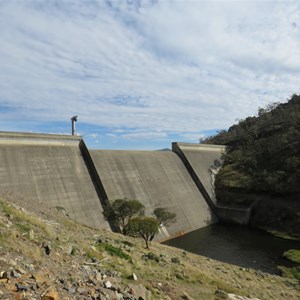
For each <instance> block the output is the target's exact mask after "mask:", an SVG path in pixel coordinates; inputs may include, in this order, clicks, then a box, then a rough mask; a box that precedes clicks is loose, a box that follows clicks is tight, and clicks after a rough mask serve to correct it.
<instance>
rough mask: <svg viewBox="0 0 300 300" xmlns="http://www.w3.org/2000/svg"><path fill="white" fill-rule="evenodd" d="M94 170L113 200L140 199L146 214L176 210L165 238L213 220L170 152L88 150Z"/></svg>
mask: <svg viewBox="0 0 300 300" xmlns="http://www.w3.org/2000/svg"><path fill="white" fill-rule="evenodd" d="M90 153H91V156H92V159H93V162H94V164H95V166H96V169H97V172H98V174H99V177H100V179H101V182H102V184H103V187H104V190H105V191H106V197H107V198H108V199H109V200H110V201H113V200H115V199H120V198H124V197H127V198H128V199H137V200H139V201H141V202H142V203H143V204H144V205H145V208H146V214H147V215H151V214H152V212H153V210H154V209H155V208H157V207H165V208H167V209H168V210H169V211H171V212H174V213H176V215H177V217H176V223H174V224H172V225H170V227H168V228H163V230H161V232H160V233H159V235H158V237H157V238H158V240H165V239H168V238H171V237H174V236H177V235H181V234H184V233H187V232H189V231H192V230H195V229H198V228H201V227H205V226H207V225H209V224H211V223H213V222H215V221H216V217H215V216H214V214H213V213H212V212H211V210H210V208H209V206H208V205H207V203H206V201H205V200H204V198H203V196H202V194H201V193H200V192H199V190H198V188H197V186H196V185H195V183H194V182H193V180H192V178H191V177H190V175H189V173H188V171H187V170H186V168H185V166H184V164H183V163H182V161H181V160H180V158H179V157H178V156H177V155H176V154H175V153H173V152H171V151H117V150H115V151H105V150H94V151H90Z"/></svg>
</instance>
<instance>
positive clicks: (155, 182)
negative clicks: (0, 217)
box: [0, 132, 221, 241]
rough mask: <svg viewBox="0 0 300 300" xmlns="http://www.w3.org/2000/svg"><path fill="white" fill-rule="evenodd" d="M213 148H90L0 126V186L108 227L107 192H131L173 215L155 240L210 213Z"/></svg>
mask: <svg viewBox="0 0 300 300" xmlns="http://www.w3.org/2000/svg"><path fill="white" fill-rule="evenodd" d="M216 149H217V150H216ZM220 154H221V148H220V147H217V148H214V147H212V148H211V147H203V146H201V147H200V145H194V144H181V143H173V152H172V151H119V150H93V151H89V150H88V149H87V147H86V146H85V144H84V141H83V140H82V138H81V137H76V136H68V135H49V134H29V133H8V132H0V189H1V192H2V193H5V192H10V193H16V194H20V195H21V196H23V197H24V199H25V200H24V201H26V198H35V199H38V200H40V201H43V202H46V203H47V204H48V205H50V206H60V207H63V208H65V209H66V210H67V212H68V213H69V215H70V217H71V218H73V219H74V220H76V221H78V222H80V223H82V224H85V225H88V226H91V227H95V228H109V224H108V223H107V222H106V221H105V220H104V218H103V216H102V211H103V206H102V205H103V203H105V202H106V201H107V200H108V201H114V200H115V199H120V198H124V197H127V198H129V199H137V200H139V201H141V202H142V203H143V204H144V205H145V207H146V214H147V215H151V214H152V212H153V210H154V209H155V208H157V207H164V208H167V209H168V210H170V211H171V212H174V213H176V215H177V218H176V223H174V224H172V225H171V226H170V227H168V228H162V229H161V230H160V233H159V235H158V237H157V240H160V241H161V240H165V239H169V238H172V237H175V236H177V235H181V234H184V233H187V232H189V231H192V230H196V229H199V228H201V227H205V226H207V225H209V224H211V223H213V222H216V221H217V217H216V214H215V213H214V212H216V211H217V210H215V206H214V197H213V196H214V195H213V189H212V184H213V179H212V178H213V177H212V176H211V168H212V166H215V167H216V168H217V167H218V166H219V165H218V163H216V160H219V159H220Z"/></svg>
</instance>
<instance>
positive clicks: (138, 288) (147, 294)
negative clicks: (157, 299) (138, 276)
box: [128, 284, 152, 300]
mask: <svg viewBox="0 0 300 300" xmlns="http://www.w3.org/2000/svg"><path fill="white" fill-rule="evenodd" d="M128 288H129V290H130V291H131V294H132V295H133V296H134V298H135V299H139V300H151V299H152V295H151V291H149V290H147V289H146V288H145V287H144V286H143V285H142V284H138V285H133V284H129V285H128Z"/></svg>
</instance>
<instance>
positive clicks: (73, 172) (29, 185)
mask: <svg viewBox="0 0 300 300" xmlns="http://www.w3.org/2000/svg"><path fill="white" fill-rule="evenodd" d="M80 140H81V138H80V137H75V136H73V137H72V136H67V135H47V134H30V133H5V132H0V189H1V192H2V193H5V192H9V193H15V194H18V195H21V196H22V197H24V201H26V198H34V199H38V200H40V201H42V202H46V203H47V204H48V205H50V206H60V207H63V208H65V209H66V210H67V212H68V213H69V215H70V217H71V218H73V219H74V220H76V221H78V222H79V223H82V224H85V225H88V226H91V227H95V228H109V226H108V224H107V222H106V221H105V220H104V219H103V216H102V210H103V209H102V206H101V204H100V201H99V198H98V196H97V193H96V191H95V188H94V185H93V182H92V180H91V178H90V175H89V172H88V170H87V168H86V165H85V162H84V160H83V158H82V155H81V152H80V149H79V142H80Z"/></svg>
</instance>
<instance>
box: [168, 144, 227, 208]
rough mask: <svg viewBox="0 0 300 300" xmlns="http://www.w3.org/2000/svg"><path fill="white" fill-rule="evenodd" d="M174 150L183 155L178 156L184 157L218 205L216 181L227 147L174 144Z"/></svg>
mask: <svg viewBox="0 0 300 300" xmlns="http://www.w3.org/2000/svg"><path fill="white" fill-rule="evenodd" d="M172 148H173V151H175V152H176V153H178V151H177V150H176V148H177V149H179V150H180V152H181V153H178V155H179V156H182V155H183V157H182V159H186V160H187V163H188V164H189V165H190V167H191V168H192V171H193V172H194V174H195V175H196V176H197V178H198V179H199V181H200V182H201V185H202V186H203V187H204V189H205V191H206V192H207V194H208V196H209V197H210V199H211V200H212V202H213V203H214V204H216V197H215V192H214V180H215V175H216V174H217V172H218V171H219V169H220V167H221V165H222V158H221V156H222V153H223V152H224V151H225V146H220V145H204V144H189V143H173V145H172ZM187 167H188V166H187Z"/></svg>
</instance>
